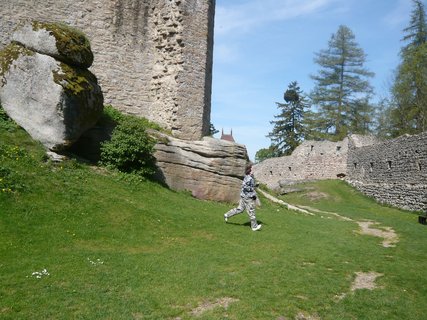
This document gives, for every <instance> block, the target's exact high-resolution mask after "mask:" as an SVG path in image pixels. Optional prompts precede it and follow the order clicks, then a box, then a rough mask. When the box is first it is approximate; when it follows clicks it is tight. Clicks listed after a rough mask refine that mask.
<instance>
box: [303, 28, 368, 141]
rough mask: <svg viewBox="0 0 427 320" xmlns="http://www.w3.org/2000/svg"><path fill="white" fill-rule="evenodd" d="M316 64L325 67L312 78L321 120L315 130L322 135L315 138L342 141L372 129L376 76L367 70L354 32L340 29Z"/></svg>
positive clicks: (314, 95) (364, 56)
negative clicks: (352, 133) (373, 94)
mask: <svg viewBox="0 0 427 320" xmlns="http://www.w3.org/2000/svg"><path fill="white" fill-rule="evenodd" d="M314 61H315V62H316V63H317V64H318V65H319V66H320V67H321V69H320V71H319V72H318V74H317V75H312V76H311V77H312V79H313V80H314V81H315V87H314V89H313V91H312V92H311V100H312V104H313V105H314V106H315V107H316V108H317V120H315V123H314V124H312V128H313V127H314V128H316V127H317V128H318V129H317V130H320V132H317V133H313V132H311V133H310V135H312V136H321V137H327V136H329V139H332V140H341V139H342V138H344V137H345V136H346V135H347V134H348V133H349V131H353V132H354V133H359V132H360V133H362V132H366V131H367V130H369V123H370V122H371V119H370V116H369V114H370V111H371V110H372V106H371V105H370V104H369V99H370V97H371V95H372V93H373V89H372V86H371V85H370V83H369V80H368V78H370V77H373V76H374V74H373V73H372V72H370V71H368V70H367V69H366V68H365V67H364V64H365V61H366V55H365V53H364V51H363V50H362V49H361V48H360V47H359V45H358V44H357V42H356V41H355V36H354V34H353V32H352V31H351V30H350V29H349V28H348V27H346V26H340V27H339V28H338V31H337V32H336V33H335V34H333V35H332V37H331V39H330V40H329V43H328V48H327V49H326V50H321V51H320V52H318V53H316V57H315V59H314Z"/></svg>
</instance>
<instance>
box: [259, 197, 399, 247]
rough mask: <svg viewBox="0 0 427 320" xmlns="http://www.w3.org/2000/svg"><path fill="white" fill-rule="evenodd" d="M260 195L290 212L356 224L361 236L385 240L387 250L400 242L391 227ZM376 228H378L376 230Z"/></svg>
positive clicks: (383, 244) (383, 243)
mask: <svg viewBox="0 0 427 320" xmlns="http://www.w3.org/2000/svg"><path fill="white" fill-rule="evenodd" d="M258 192H259V193H261V194H262V195H263V196H264V197H266V198H267V199H269V200H270V201H272V202H275V203H278V204H281V205H283V206H285V207H287V209H288V210H293V211H297V212H301V213H304V214H307V215H311V216H314V215H316V214H321V215H326V216H330V217H333V218H335V219H338V220H341V221H348V222H353V223H356V224H357V225H358V226H359V228H360V229H359V231H358V233H359V234H363V235H368V236H374V237H379V238H383V241H382V246H383V247H385V248H389V247H395V246H396V243H398V242H399V237H398V236H397V234H396V232H395V231H394V230H393V228H391V227H382V226H381V225H380V223H378V222H376V221H372V220H364V221H356V220H353V219H351V218H348V217H345V216H342V215H340V214H338V213H336V212H329V211H322V210H319V209H316V208H312V207H308V206H299V207H297V206H294V205H292V204H289V203H287V202H284V201H282V200H280V199H277V198H276V197H274V196H272V195H271V194H269V193H267V192H265V191H263V190H258ZM374 226H376V228H374Z"/></svg>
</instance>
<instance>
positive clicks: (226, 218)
mask: <svg viewBox="0 0 427 320" xmlns="http://www.w3.org/2000/svg"><path fill="white" fill-rule="evenodd" d="M224 221H225V222H227V221H228V217H227V215H226V214H224Z"/></svg>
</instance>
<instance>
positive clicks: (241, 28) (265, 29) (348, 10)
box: [211, 0, 413, 160]
mask: <svg viewBox="0 0 427 320" xmlns="http://www.w3.org/2000/svg"><path fill="white" fill-rule="evenodd" d="M412 8H413V7H412V1H411V0H216V13H215V40H214V62H213V81H212V110H211V122H212V123H213V124H214V126H215V128H216V129H217V130H219V131H220V133H221V130H222V129H224V133H229V132H230V130H233V136H234V138H235V140H236V142H238V143H241V144H244V145H246V147H247V150H248V154H249V157H250V159H251V160H254V158H255V153H256V151H258V150H259V149H261V148H267V147H268V146H269V145H270V139H268V138H266V135H267V134H268V133H269V132H270V131H271V130H272V125H271V124H270V121H271V120H274V115H277V114H278V113H279V110H278V109H277V105H276V102H284V101H283V93H284V91H285V90H286V88H287V87H288V85H289V83H290V82H292V81H297V82H298V84H299V85H300V88H301V89H302V90H303V92H304V93H306V94H308V93H309V92H310V91H311V90H312V89H313V87H314V83H313V81H312V80H311V79H310V75H311V74H316V73H317V72H318V70H319V66H318V65H317V64H315V63H314V62H313V58H314V53H315V52H319V51H320V50H322V49H326V48H327V47H328V41H329V39H330V38H331V35H332V34H333V33H335V32H336V31H337V30H338V27H339V26H340V25H346V26H347V27H349V28H350V29H351V30H352V31H353V33H354V35H355V37H356V39H355V40H356V42H357V43H358V44H359V46H360V47H361V48H362V49H363V50H364V52H365V53H366V55H367V61H366V64H365V67H367V68H368V69H369V70H370V71H372V72H374V73H375V77H374V78H372V79H371V84H372V85H373V87H374V88H375V93H376V98H377V99H378V98H379V97H384V96H386V95H387V92H388V88H389V87H390V83H391V80H392V74H393V70H394V69H395V68H396V67H397V65H398V64H399V63H400V57H399V51H400V49H401V47H402V46H403V44H404V43H403V42H402V41H401V39H402V38H403V31H402V30H403V29H404V28H405V27H407V26H408V24H409V19H410V14H411V11H412ZM220 133H219V134H217V135H215V137H219V136H220Z"/></svg>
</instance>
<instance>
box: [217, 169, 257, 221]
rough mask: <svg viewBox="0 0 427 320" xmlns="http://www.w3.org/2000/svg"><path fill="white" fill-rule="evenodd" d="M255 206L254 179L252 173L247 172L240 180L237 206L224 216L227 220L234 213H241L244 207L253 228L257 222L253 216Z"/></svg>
mask: <svg viewBox="0 0 427 320" xmlns="http://www.w3.org/2000/svg"><path fill="white" fill-rule="evenodd" d="M255 206H256V192H255V179H254V177H253V175H251V174H247V175H245V177H244V179H243V182H242V189H241V192H240V201H239V205H238V206H237V208H234V209H231V210H230V211H228V212H227V213H226V214H224V218H225V219H226V220H228V218H231V217H232V216H235V215H236V214H239V213H242V212H243V211H245V209H246V211H247V213H248V216H249V219H250V221H251V228H252V229H255V228H257V227H258V223H257V220H256V216H255Z"/></svg>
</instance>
